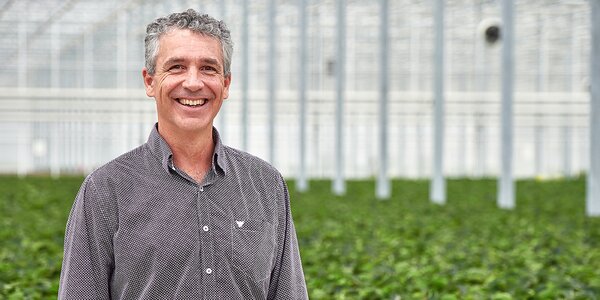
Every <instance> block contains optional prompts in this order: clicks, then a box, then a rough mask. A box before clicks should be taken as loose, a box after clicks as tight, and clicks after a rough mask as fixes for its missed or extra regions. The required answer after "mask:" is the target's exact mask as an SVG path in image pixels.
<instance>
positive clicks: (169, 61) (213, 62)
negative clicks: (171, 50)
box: [163, 57, 220, 66]
mask: <svg viewBox="0 0 600 300" xmlns="http://www.w3.org/2000/svg"><path fill="white" fill-rule="evenodd" d="M185 60H186V59H184V58H183V57H171V58H169V59H167V60H166V61H165V62H164V63H163V65H171V64H178V63H182V62H184V61H185ZM201 61H202V62H203V63H205V64H209V65H217V66H220V64H219V61H218V60H216V59H214V58H210V57H206V58H202V59H201Z"/></svg>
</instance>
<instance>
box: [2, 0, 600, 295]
mask: <svg viewBox="0 0 600 300" xmlns="http://www.w3.org/2000/svg"><path fill="white" fill-rule="evenodd" d="M189 8H192V9H195V10H196V11H198V12H200V13H206V14H208V15H210V16H213V17H215V18H216V19H219V20H223V21H224V22H225V23H226V24H227V26H228V28H229V29H230V31H231V36H232V39H233V42H234V47H233V58H232V64H231V76H232V77H231V86H230V92H229V97H228V98H227V99H226V100H225V101H224V102H223V106H222V107H221V110H220V111H219V114H218V115H217V117H216V119H215V120H214V124H213V125H214V127H215V128H216V129H217V130H218V132H219V136H220V138H221V139H222V141H223V143H224V144H225V145H227V146H231V147H232V148H236V149H240V150H242V151H246V152H248V153H250V154H252V155H254V156H257V157H259V158H261V159H262V160H264V161H266V162H268V163H269V164H271V165H272V166H274V167H275V168H276V170H278V171H279V172H280V173H281V175H282V176H283V178H285V184H284V185H283V187H284V189H285V192H286V193H289V195H288V194H286V197H287V196H289V199H288V198H286V200H289V203H290V206H291V208H290V210H291V211H293V214H294V222H293V224H292V226H296V227H295V230H296V232H297V236H298V245H299V249H300V252H301V256H302V263H301V267H302V268H303V270H304V275H305V279H306V288H307V290H308V294H309V295H310V297H311V299H393V300H400V299H598V297H599V296H598V295H600V279H599V278H600V218H599V217H598V216H600V155H598V154H596V155H594V154H595V153H600V1H599V0H589V1H588V0H527V1H516V0H447V1H444V0H431V1H416V0H377V1H367V0H258V1H250V0H220V1H215V0H210V1H209V0H169V1H167V0H104V1H97V0H44V1H39V0H0V40H1V42H0V59H1V60H2V61H3V67H2V68H0V154H1V155H0V245H2V247H0V299H5V298H6V299H52V298H53V297H55V296H56V295H57V293H58V291H59V277H60V276H61V263H62V259H63V256H62V254H63V241H64V240H63V239H64V234H65V224H66V223H67V218H68V216H69V210H70V209H71V207H74V204H73V203H74V202H73V201H74V199H75V197H76V195H78V191H79V190H80V188H81V186H82V181H84V180H85V178H86V176H88V175H89V174H90V173H92V172H94V170H98V168H100V167H102V166H103V165H105V164H107V163H108V162H110V161H111V160H113V159H115V158H116V157H119V156H120V155H122V154H124V153H127V152H128V151H130V150H131V149H134V148H136V147H138V146H139V145H142V144H144V143H145V142H146V141H147V140H148V137H149V135H150V133H151V131H152V129H153V126H154V125H155V124H156V122H157V112H156V104H155V99H153V98H152V97H148V96H147V95H146V90H145V86H144V81H143V76H142V70H143V68H144V67H145V58H144V39H145V36H146V26H147V24H149V23H150V22H152V21H153V20H154V19H156V18H157V17H161V16H166V15H168V14H170V13H173V12H181V11H184V10H187V9H189ZM173 170H175V169H174V166H173ZM88 178H89V177H88ZM288 188H289V191H288ZM80 193H81V192H80ZM198 195H200V194H198ZM115 201H116V200H115ZM72 205H73V206H72ZM288 208H289V207H287V206H286V209H288ZM199 215H200V214H198V216H199ZM198 218H200V217H198ZM286 220H287V219H286ZM255 221H256V220H255ZM236 222H237V221H236ZM171 223H177V222H175V221H173V220H169V221H166V222H165V224H167V225H172V224H171ZM239 224H240V223H238V226H239V227H241V225H239ZM241 224H243V222H242V223H241ZM265 224H266V223H265ZM294 224H295V225H294ZM163 225H164V224H163ZM211 226H212V225H211ZM198 228H201V227H198ZM204 228H208V227H204ZM233 229H235V228H233ZM211 230H212V227H211ZM199 231H200V230H199ZM204 231H208V229H205V230H204ZM211 232H212V231H211ZM201 234H202V232H201ZM208 274H209V275H210V273H208ZM213 275H214V274H213ZM202 276H206V275H204V274H202ZM266 282H267V283H269V282H268V281H266ZM269 299H270V298H269ZM273 299H275V298H273ZM277 299H279V298H277Z"/></svg>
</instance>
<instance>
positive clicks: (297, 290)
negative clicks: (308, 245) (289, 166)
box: [267, 175, 308, 300]
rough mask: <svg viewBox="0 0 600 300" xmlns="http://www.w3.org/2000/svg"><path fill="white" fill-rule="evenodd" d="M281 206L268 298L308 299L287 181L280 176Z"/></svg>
mask: <svg viewBox="0 0 600 300" xmlns="http://www.w3.org/2000/svg"><path fill="white" fill-rule="evenodd" d="M279 181H280V182H279V184H280V185H281V193H282V195H280V199H281V200H280V203H278V205H279V206H280V207H281V210H280V216H279V224H278V226H277V243H278V247H277V257H276V261H275V267H274V268H273V273H272V276H271V282H270V286H269V295H268V297H267V298H268V299H282V300H283V299H286V300H292V299H293V300H296V299H308V294H307V291H306V282H305V281H304V272H303V271H302V262H301V261H300V252H299V250H298V240H297V238H296V230H295V228H294V222H293V220H292V212H291V209H290V199H289V193H288V189H287V186H286V184H285V181H284V180H283V178H282V177H281V175H280V176H279Z"/></svg>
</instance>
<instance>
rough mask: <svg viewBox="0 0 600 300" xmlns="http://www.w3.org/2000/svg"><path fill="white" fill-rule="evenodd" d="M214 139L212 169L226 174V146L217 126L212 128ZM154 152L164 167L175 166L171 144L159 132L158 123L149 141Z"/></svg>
mask: <svg viewBox="0 0 600 300" xmlns="http://www.w3.org/2000/svg"><path fill="white" fill-rule="evenodd" d="M212 134H213V141H215V150H214V153H213V159H212V170H213V172H215V174H225V172H226V170H227V166H226V161H225V146H224V145H223V143H222V142H221V137H220V135H219V132H218V131H217V129H216V128H214V127H213V130H212ZM147 144H148V146H149V147H150V151H151V152H152V154H153V155H154V156H155V157H156V158H158V159H159V160H160V161H161V164H162V167H163V169H164V170H165V171H167V172H169V171H170V169H171V168H172V167H173V152H172V151H171V147H169V144H167V142H166V141H165V140H164V139H163V138H162V136H160V134H159V133H158V123H156V124H154V126H153V127H152V131H151V132H150V136H149V137H148V141H147Z"/></svg>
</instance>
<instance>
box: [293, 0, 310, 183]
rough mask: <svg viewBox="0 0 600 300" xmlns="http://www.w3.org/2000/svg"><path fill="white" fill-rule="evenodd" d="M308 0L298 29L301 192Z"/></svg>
mask: <svg viewBox="0 0 600 300" xmlns="http://www.w3.org/2000/svg"><path fill="white" fill-rule="evenodd" d="M307 1H308V0H298V10H299V16H300V18H299V22H298V30H299V31H300V32H299V35H298V37H299V39H298V48H299V50H300V51H299V59H298V80H299V82H298V98H299V99H298V101H299V105H300V112H299V113H300V116H299V119H300V120H299V121H300V122H299V126H300V128H299V129H300V137H299V140H300V166H299V170H298V180H297V183H296V189H297V190H298V191H299V192H304V191H306V190H308V180H307V179H306V128H307V125H306V115H307V108H306V106H307V102H308V99H307V97H306V79H307V75H308V73H307V68H308V57H307V52H308V38H307V25H308V22H307V18H308V16H307V11H306V9H307V8H306V6H307V5H306V2H307Z"/></svg>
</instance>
